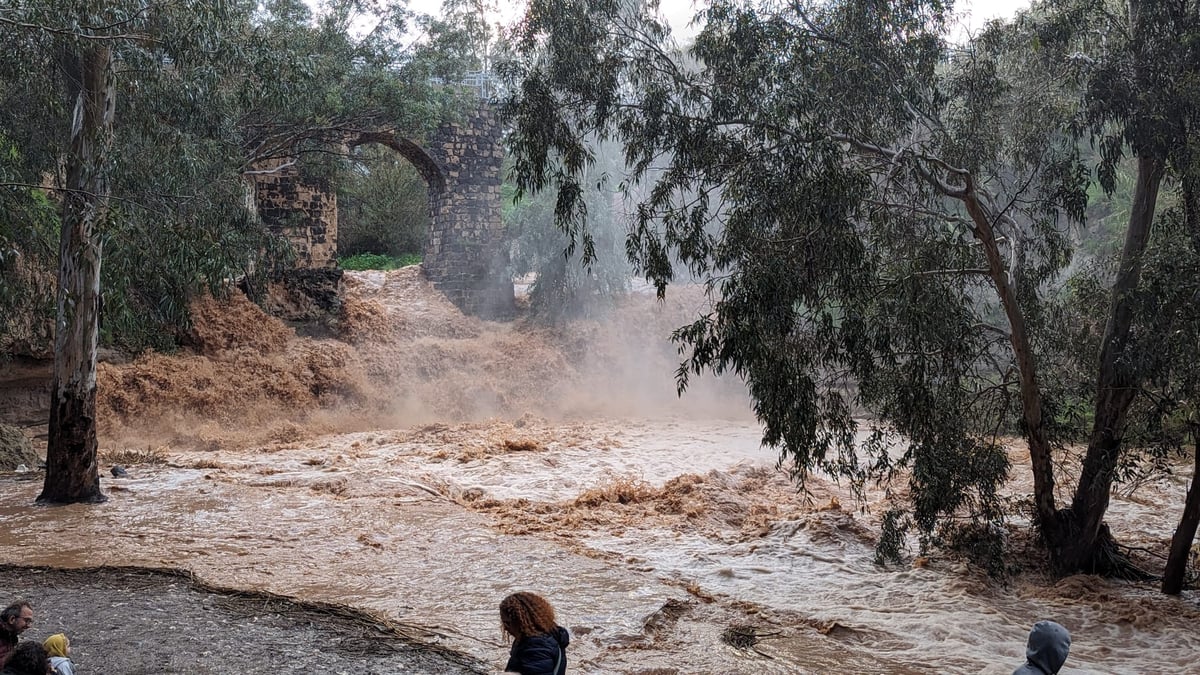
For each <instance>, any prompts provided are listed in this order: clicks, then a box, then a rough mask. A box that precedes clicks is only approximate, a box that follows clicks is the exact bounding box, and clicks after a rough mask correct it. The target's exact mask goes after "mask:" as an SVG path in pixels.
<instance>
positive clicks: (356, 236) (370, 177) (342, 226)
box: [336, 146, 429, 256]
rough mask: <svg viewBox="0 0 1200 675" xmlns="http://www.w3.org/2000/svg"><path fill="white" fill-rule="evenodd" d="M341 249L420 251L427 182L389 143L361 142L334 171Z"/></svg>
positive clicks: (426, 218)
mask: <svg viewBox="0 0 1200 675" xmlns="http://www.w3.org/2000/svg"><path fill="white" fill-rule="evenodd" d="M336 181H337V199H338V252H339V253H341V254H342V255H344V256H352V255H355V254H357V253H369V252H382V253H386V254H388V255H391V256H397V255H400V254H404V253H414V252H417V251H421V250H422V249H423V248H424V247H425V240H426V238H427V237H428V232H429V188H428V186H427V185H426V184H425V180H424V179H423V178H422V177H421V175H420V174H419V173H417V170H416V168H415V167H413V165H412V164H410V163H409V162H408V161H407V160H405V159H403V158H402V157H400V155H399V154H397V153H396V152H395V151H393V150H390V149H388V148H383V147H378V146H370V147H363V148H358V149H357V150H356V151H355V153H354V154H353V155H352V156H351V157H349V158H347V160H346V162H345V163H344V164H343V167H342V170H341V171H340V172H339V173H338V175H337V177H336Z"/></svg>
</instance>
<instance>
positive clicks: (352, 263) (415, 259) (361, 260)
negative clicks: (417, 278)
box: [338, 253, 421, 272]
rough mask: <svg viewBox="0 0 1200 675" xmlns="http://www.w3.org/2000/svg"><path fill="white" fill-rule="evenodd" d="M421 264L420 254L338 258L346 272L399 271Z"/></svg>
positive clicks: (367, 254) (360, 255) (360, 254)
mask: <svg viewBox="0 0 1200 675" xmlns="http://www.w3.org/2000/svg"><path fill="white" fill-rule="evenodd" d="M420 263H421V254H419V253H401V254H400V255H398V256H391V255H385V254H382V253H357V254H355V255H352V256H347V257H345V258H338V265H339V266H340V267H341V268H342V269H344V270H353V271H356V272H360V271H362V270H397V269H400V268H401V267H408V266H409V265H418V264H420Z"/></svg>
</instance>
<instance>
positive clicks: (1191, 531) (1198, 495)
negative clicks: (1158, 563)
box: [1162, 427, 1200, 595]
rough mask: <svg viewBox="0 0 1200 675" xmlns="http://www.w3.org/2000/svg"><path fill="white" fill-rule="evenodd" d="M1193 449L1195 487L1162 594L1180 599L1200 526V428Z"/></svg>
mask: <svg viewBox="0 0 1200 675" xmlns="http://www.w3.org/2000/svg"><path fill="white" fill-rule="evenodd" d="M1192 445H1193V446H1194V448H1195V450H1194V455H1195V460H1194V461H1193V464H1192V484H1191V485H1189V486H1188V491H1187V498H1186V499H1185V500H1184V503H1183V515H1182V516H1180V518H1179V526H1178V527H1176V528H1175V534H1174V535H1173V536H1172V537H1171V553H1170V554H1169V555H1168V556H1167V566H1166V569H1164V570H1163V582H1162V592H1163V593H1166V594H1168V595H1179V592H1180V591H1182V590H1183V577H1184V573H1186V572H1187V563H1188V553H1190V552H1191V550H1192V542H1193V541H1195V539H1196V527H1197V526H1198V525H1200V483H1198V482H1197V481H1200V428H1196V427H1193V428H1192Z"/></svg>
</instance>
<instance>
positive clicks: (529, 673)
mask: <svg viewBox="0 0 1200 675" xmlns="http://www.w3.org/2000/svg"><path fill="white" fill-rule="evenodd" d="M500 626H501V627H502V628H503V630H504V633H505V634H506V635H508V636H510V637H511V638H512V640H513V644H512V650H511V651H510V652H509V657H508V664H507V665H505V666H504V670H505V672H510V673H520V675H566V672H567V645H568V644H570V642H571V635H570V634H569V633H567V629H566V628H563V627H562V626H560V625H558V623H557V622H556V620H555V618H554V608H553V607H551V606H550V603H549V602H547V601H546V599H545V598H543V597H542V596H540V595H538V594H537V593H529V592H527V591H521V592H518V593H513V594H512V595H510V596H508V597H507V598H504V600H502V601H501V602H500Z"/></svg>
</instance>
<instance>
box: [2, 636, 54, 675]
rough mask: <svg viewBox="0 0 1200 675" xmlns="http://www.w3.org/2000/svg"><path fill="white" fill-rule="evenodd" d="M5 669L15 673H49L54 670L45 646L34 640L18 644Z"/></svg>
mask: <svg viewBox="0 0 1200 675" xmlns="http://www.w3.org/2000/svg"><path fill="white" fill-rule="evenodd" d="M4 669H5V670H6V671H7V672H11V673H15V675H47V674H48V673H51V672H53V671H52V670H51V668H50V657H49V656H48V655H47V654H46V649H45V647H42V646H41V645H40V644H38V643H36V642H34V641H32V640H26V641H24V642H22V643H21V644H19V645H17V648H16V649H14V650H13V653H12V657H10V658H9V659H8V664H6V665H5V666H4Z"/></svg>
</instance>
